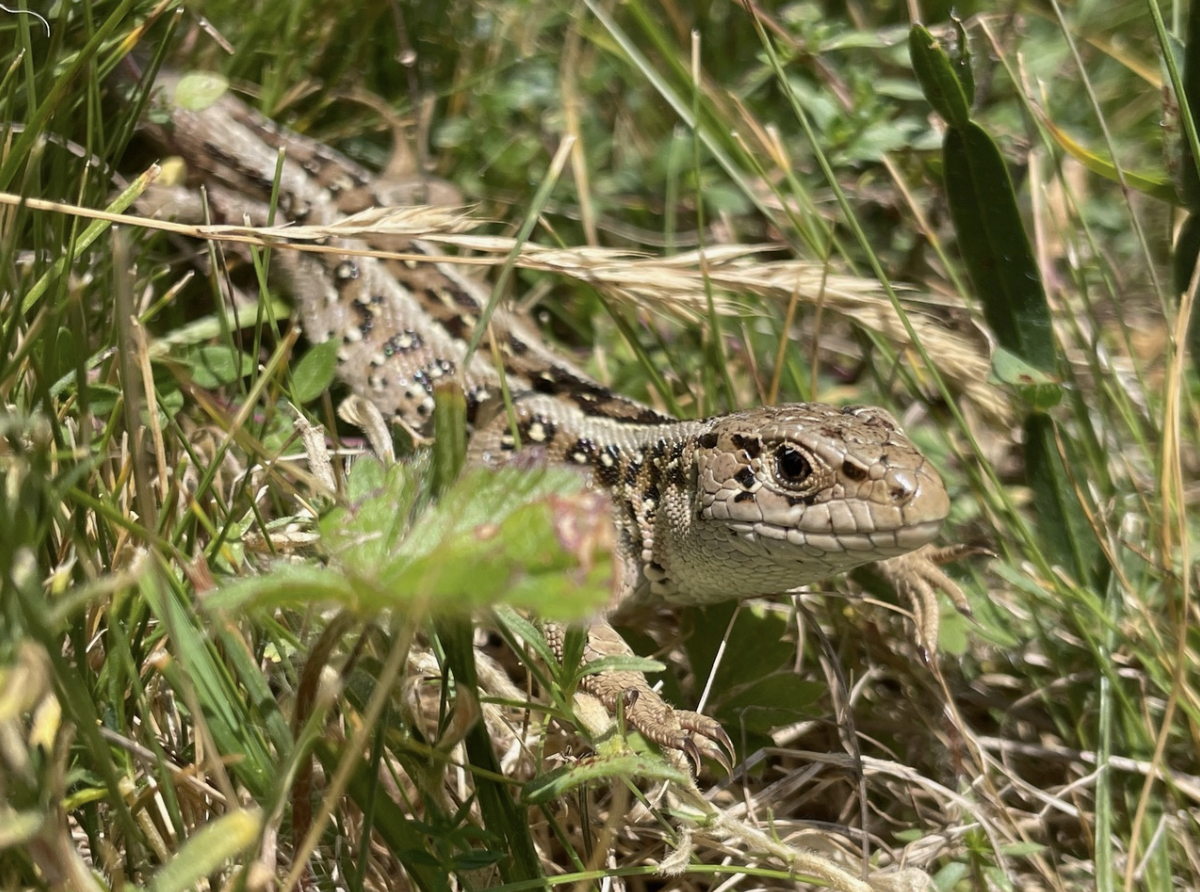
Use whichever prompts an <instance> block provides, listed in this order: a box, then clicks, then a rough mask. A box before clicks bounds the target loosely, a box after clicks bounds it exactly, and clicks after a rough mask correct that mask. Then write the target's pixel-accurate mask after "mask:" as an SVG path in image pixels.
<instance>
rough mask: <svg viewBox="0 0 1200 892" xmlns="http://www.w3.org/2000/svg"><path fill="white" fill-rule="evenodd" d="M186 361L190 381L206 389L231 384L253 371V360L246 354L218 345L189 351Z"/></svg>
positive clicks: (208, 345) (207, 345) (209, 345)
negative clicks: (190, 376)
mask: <svg viewBox="0 0 1200 892" xmlns="http://www.w3.org/2000/svg"><path fill="white" fill-rule="evenodd" d="M186 361H187V363H188V365H189V366H191V369H192V380H193V381H195V382H196V384H198V385H199V386H200V387H204V388H208V389H212V388H215V387H221V386H223V385H225V384H232V383H233V382H234V381H237V380H239V379H240V378H242V377H244V376H245V375H247V374H248V373H250V372H251V371H253V369H254V358H253V357H252V356H250V355H249V354H248V353H244V352H242V351H240V350H235V349H232V348H230V347H226V346H222V345H220V344H206V345H204V346H202V347H197V348H195V349H194V350H190V351H188V353H187V355H186Z"/></svg>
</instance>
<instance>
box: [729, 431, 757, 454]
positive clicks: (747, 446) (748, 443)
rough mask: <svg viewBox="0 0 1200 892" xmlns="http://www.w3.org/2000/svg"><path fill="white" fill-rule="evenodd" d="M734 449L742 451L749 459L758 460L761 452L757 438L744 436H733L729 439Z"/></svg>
mask: <svg viewBox="0 0 1200 892" xmlns="http://www.w3.org/2000/svg"><path fill="white" fill-rule="evenodd" d="M730 441H731V442H732V443H733V448H734V449H743V450H745V452H746V455H748V456H750V458H758V456H759V453H761V452H762V440H760V439H759V438H758V437H747V436H745V435H744V434H734V435H733V436H732V437H730Z"/></svg>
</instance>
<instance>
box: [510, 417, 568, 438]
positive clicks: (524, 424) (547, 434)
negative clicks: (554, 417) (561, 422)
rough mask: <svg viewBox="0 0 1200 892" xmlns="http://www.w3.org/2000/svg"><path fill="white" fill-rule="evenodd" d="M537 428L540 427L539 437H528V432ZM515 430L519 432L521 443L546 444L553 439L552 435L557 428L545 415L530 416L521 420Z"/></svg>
mask: <svg viewBox="0 0 1200 892" xmlns="http://www.w3.org/2000/svg"><path fill="white" fill-rule="evenodd" d="M538 426H540V427H541V437H540V438H538V437H533V436H530V433H529V432H530V431H531V430H533V428H535V427H538ZM517 430H519V431H520V432H521V440H522V441H523V442H528V443H548V442H550V441H551V440H553V439H554V434H555V432H556V431H557V430H558V428H557V427H555V425H554V422H553V421H551V420H550V419H549V418H547V417H546V416H545V415H530V416H529V417H528V418H523V419H521V421H520V423H519V424H518V425H517Z"/></svg>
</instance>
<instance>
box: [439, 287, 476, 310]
mask: <svg viewBox="0 0 1200 892" xmlns="http://www.w3.org/2000/svg"><path fill="white" fill-rule="evenodd" d="M445 287H446V291H447V292H449V294H450V296H451V297H452V298H454V302H455V303H456V304H457V305H458V306H460V307H462V308H463V309H464V310H474V311H475V312H479V302H478V301H476V300H475V298H473V297H471V295H470V294H468V293H467V292H466V291H464V290H463V289H461V288H459V287H458V286H457V285H453V284H451V283H449V282H447V283H446V286H445Z"/></svg>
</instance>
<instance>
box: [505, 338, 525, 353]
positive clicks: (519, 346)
mask: <svg viewBox="0 0 1200 892" xmlns="http://www.w3.org/2000/svg"><path fill="white" fill-rule="evenodd" d="M508 347H509V349H510V350H512V352H513V356H524V355H525V354H526V353H528V352H529V345H528V344H526V343H525V342H524V341H522V340H521V339H520V338H518V337H517V336H516V335H515V334H509V336H508Z"/></svg>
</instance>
